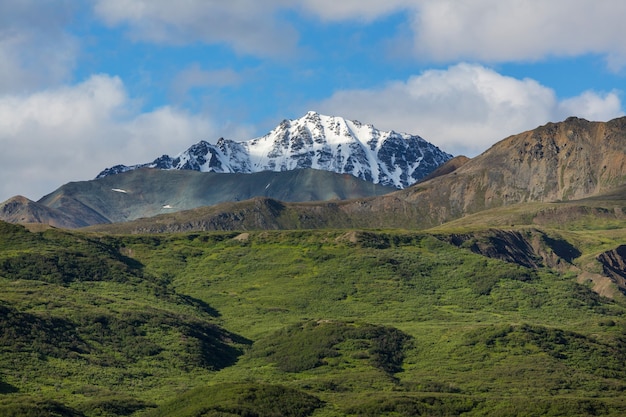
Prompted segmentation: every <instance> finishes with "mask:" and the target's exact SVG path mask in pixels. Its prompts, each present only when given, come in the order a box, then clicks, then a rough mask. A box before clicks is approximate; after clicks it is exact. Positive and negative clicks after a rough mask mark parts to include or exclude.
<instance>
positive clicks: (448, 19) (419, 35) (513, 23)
mask: <svg viewBox="0 0 626 417" xmlns="http://www.w3.org/2000/svg"><path fill="white" fill-rule="evenodd" d="M302 4H303V6H304V7H305V8H306V9H307V10H308V11H309V12H313V13H315V14H316V15H317V16H319V17H320V18H322V19H324V20H328V21H340V20H350V19H352V20H354V19H362V20H366V21H371V20H374V19H376V18H380V17H383V16H386V15H388V14H390V13H393V12H401V11H404V12H406V13H407V16H408V17H409V19H410V22H411V26H412V29H413V33H414V39H413V42H414V43H413V48H414V53H415V55H416V56H417V57H418V58H419V59H421V60H424V61H438V62H455V61H459V60H468V61H483V62H505V61H525V60H539V59H545V58H548V57H552V56H563V57H568V56H578V55H583V54H590V53H595V54H600V55H604V56H605V57H606V58H607V63H608V65H609V67H610V68H612V69H614V70H618V69H620V68H623V67H624V65H626V43H624V42H623V40H624V39H625V38H626V25H624V24H623V20H624V19H623V17H624V16H625V15H626V2H624V1H623V0H602V1H597V0H550V1H545V0H506V1H502V0H390V1H386V2H381V1H377V0H363V1H359V0H347V1H334V0H303V2H302Z"/></svg>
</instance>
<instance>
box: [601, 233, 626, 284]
mask: <svg viewBox="0 0 626 417" xmlns="http://www.w3.org/2000/svg"><path fill="white" fill-rule="evenodd" d="M598 261H599V262H600V263H601V264H602V269H603V272H604V275H606V276H608V277H609V278H611V280H612V281H613V282H614V283H615V284H616V285H617V286H618V288H619V289H620V290H621V291H622V292H623V293H625V294H626V245H621V246H618V247H617V248H615V249H613V250H610V251H607V252H604V253H601V254H600V255H599V256H598Z"/></svg>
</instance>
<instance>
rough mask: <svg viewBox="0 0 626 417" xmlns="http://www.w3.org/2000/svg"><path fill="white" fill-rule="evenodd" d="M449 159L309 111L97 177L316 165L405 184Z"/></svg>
mask: <svg viewBox="0 0 626 417" xmlns="http://www.w3.org/2000/svg"><path fill="white" fill-rule="evenodd" d="M450 158H452V155H449V154H447V153H445V152H443V151H441V150H440V149H439V148H437V147H436V146H434V145H432V144H431V143H428V142H427V141H425V140H424V139H422V138H421V137H419V136H415V135H408V134H404V133H397V132H394V131H389V132H386V131H381V130H378V129H376V128H375V127H374V126H372V125H365V124H362V123H360V122H358V121H351V120H345V119H343V118H341V117H334V116H324V115H320V114H318V113H315V112H309V113H307V114H306V115H305V116H304V117H302V118H300V119H296V120H284V121H283V122H281V123H280V124H279V125H278V126H277V127H276V128H275V129H273V130H272V131H271V132H269V133H268V134H267V135H265V136H262V137H260V138H256V139H252V140H249V141H246V142H234V141H231V140H226V139H223V138H222V139H219V140H218V141H217V143H216V144H215V145H212V144H210V143H208V142H205V141H201V142H199V143H197V144H195V145H193V146H191V147H190V148H189V149H187V150H186V151H184V152H182V153H181V154H179V155H178V156H176V157H174V158H172V157H170V156H168V155H163V156H161V157H160V158H157V159H155V160H154V161H153V162H149V163H146V164H140V165H134V166H125V165H116V166H114V167H112V168H107V169H105V170H104V171H102V172H101V173H100V174H99V175H98V177H97V178H103V177H106V176H109V175H114V174H119V173H122V172H126V171H130V170H134V169H137V168H142V167H144V168H145V167H147V168H159V169H177V170H194V171H202V172H219V173H253V172H261V171H279V172H282V171H291V170H296V169H305V168H312V169H317V170H323V171H331V172H336V173H339V174H351V175H353V176H355V177H357V178H360V179H363V180H365V181H369V182H373V183H375V184H381V185H385V186H392V187H396V188H405V187H408V186H409V185H411V184H414V183H415V182H417V181H419V180H420V179H422V178H424V177H425V176H426V175H428V174H429V173H431V172H432V171H433V170H434V169H436V168H437V167H438V166H440V165H441V164H443V163H445V162H446V161H447V160H449V159H450Z"/></svg>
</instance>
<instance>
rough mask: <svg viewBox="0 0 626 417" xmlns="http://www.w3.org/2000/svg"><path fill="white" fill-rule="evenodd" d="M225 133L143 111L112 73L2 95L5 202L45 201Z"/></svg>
mask: <svg viewBox="0 0 626 417" xmlns="http://www.w3.org/2000/svg"><path fill="white" fill-rule="evenodd" d="M224 129H225V127H224V126H219V125H217V124H215V123H213V122H212V121H211V120H210V119H209V118H208V117H203V116H202V115H193V114H189V113H187V112H185V111H182V110H179V109H176V108H173V107H170V106H165V107H161V108H158V109H155V110H153V111H150V112H142V111H141V110H140V109H139V108H138V106H137V103H136V102H135V100H133V99H132V98H130V97H129V96H128V94H127V92H126V89H125V86H124V84H123V83H122V81H121V80H120V79H119V78H117V77H111V76H108V75H94V76H92V77H90V78H89V79H88V80H86V81H84V82H82V83H80V84H77V85H73V86H64V87H58V88H55V89H48V90H45V91H41V92H37V93H32V94H22V95H5V96H0V149H2V150H3V151H2V152H1V153H0V176H1V177H2V183H0V201H4V200H5V199H7V198H9V197H10V196H12V195H15V194H22V195H26V196H27V197H29V198H32V199H38V198H40V197H41V196H43V195H44V194H46V193H48V192H51V191H53V190H54V189H56V188H57V187H59V186H60V185H62V184H64V183H66V182H68V181H77V180H81V179H83V180H88V179H91V178H93V177H94V176H95V175H96V174H97V173H98V172H99V171H100V170H101V169H103V168H105V167H108V166H111V165H114V164H118V163H125V164H134V163H141V162H147V161H149V160H152V159H153V158H155V157H157V156H159V155H161V154H163V153H170V154H176V153H178V152H180V151H182V150H184V149H186V148H187V147H188V146H189V145H190V144H192V143H195V142H197V141H199V140H201V139H206V140H210V139H217V134H218V132H219V133H224V132H223V131H224ZM226 129H228V127H226ZM230 133H232V134H235V135H236V134H237V132H236V131H231V132H230Z"/></svg>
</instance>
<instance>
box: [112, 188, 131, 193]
mask: <svg viewBox="0 0 626 417" xmlns="http://www.w3.org/2000/svg"><path fill="white" fill-rule="evenodd" d="M111 191H115V192H116V193H124V194H128V191H126V190H122V189H121V188H111Z"/></svg>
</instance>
